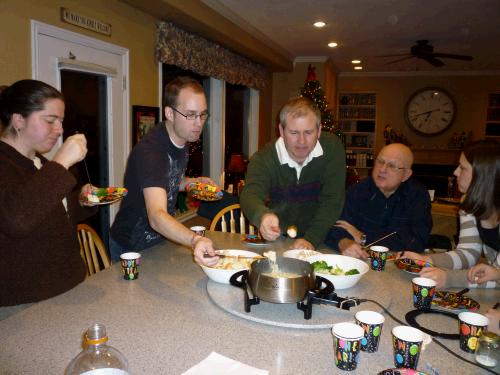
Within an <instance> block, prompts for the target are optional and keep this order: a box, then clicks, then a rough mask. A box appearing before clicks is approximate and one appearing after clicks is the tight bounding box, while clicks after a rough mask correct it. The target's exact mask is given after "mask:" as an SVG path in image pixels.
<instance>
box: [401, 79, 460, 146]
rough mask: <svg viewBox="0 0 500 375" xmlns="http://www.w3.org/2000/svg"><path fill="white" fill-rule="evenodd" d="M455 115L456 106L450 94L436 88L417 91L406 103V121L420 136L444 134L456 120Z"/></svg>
mask: <svg viewBox="0 0 500 375" xmlns="http://www.w3.org/2000/svg"><path fill="white" fill-rule="evenodd" d="M455 114H456V105H455V102H454V101H453V99H452V97H451V96H450V94H448V93H447V92H446V91H444V90H443V89H439V88H435V87H428V88H425V89H422V90H419V91H417V92H416V93H414V94H413V95H412V96H411V97H410V99H409V100H408V103H406V110H405V116H406V121H407V123H408V125H409V126H410V128H411V129H412V130H414V131H415V132H417V133H418V134H420V135H426V136H432V135H436V134H440V133H442V132H444V131H445V130H446V129H448V128H449V127H450V126H451V124H452V123H453V120H455Z"/></svg>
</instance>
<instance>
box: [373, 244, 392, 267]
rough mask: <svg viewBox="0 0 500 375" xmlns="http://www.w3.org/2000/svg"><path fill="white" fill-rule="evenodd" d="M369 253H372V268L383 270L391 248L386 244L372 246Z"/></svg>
mask: <svg viewBox="0 0 500 375" xmlns="http://www.w3.org/2000/svg"><path fill="white" fill-rule="evenodd" d="M368 254H370V267H371V269H372V270H374V271H383V270H384V267H385V261H386V259H387V255H388V254H389V248H387V247H385V246H370V249H369V251H368Z"/></svg>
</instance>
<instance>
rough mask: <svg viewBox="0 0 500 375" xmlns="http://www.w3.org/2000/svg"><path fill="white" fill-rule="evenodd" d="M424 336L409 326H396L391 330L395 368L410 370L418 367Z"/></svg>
mask: <svg viewBox="0 0 500 375" xmlns="http://www.w3.org/2000/svg"><path fill="white" fill-rule="evenodd" d="M423 341H424V334H423V332H422V331H420V330H419V329H416V328H413V327H410V326H397V327H394V328H393V329H392V347H393V349H394V365H395V366H396V367H397V368H411V369H413V370H415V369H416V368H417V365H418V359H419V357H420V351H421V348H422V342H423Z"/></svg>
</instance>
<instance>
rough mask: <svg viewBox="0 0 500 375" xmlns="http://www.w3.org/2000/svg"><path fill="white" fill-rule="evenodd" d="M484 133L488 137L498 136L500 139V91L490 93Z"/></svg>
mask: <svg viewBox="0 0 500 375" xmlns="http://www.w3.org/2000/svg"><path fill="white" fill-rule="evenodd" d="M484 133H485V134H484V135H485V136H486V138H496V139H499V140H500V93H498V92H497V93H491V94H489V95H488V107H487V112H486V126H485V129H484Z"/></svg>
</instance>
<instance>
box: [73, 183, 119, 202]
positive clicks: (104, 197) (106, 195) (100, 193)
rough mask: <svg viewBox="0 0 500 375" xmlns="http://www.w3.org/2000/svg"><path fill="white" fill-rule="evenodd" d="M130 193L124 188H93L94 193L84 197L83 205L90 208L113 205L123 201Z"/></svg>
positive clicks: (82, 198)
mask: <svg viewBox="0 0 500 375" xmlns="http://www.w3.org/2000/svg"><path fill="white" fill-rule="evenodd" d="M127 193H128V190H127V189H125V188H123V187H114V186H110V187H106V188H102V187H101V188H100V187H96V186H92V191H90V192H88V193H87V194H84V195H82V197H81V200H82V203H84V204H86V205H88V206H98V205H104V204H112V203H115V202H118V201H120V200H121V199H123V198H124V197H125V196H126V195H127Z"/></svg>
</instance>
